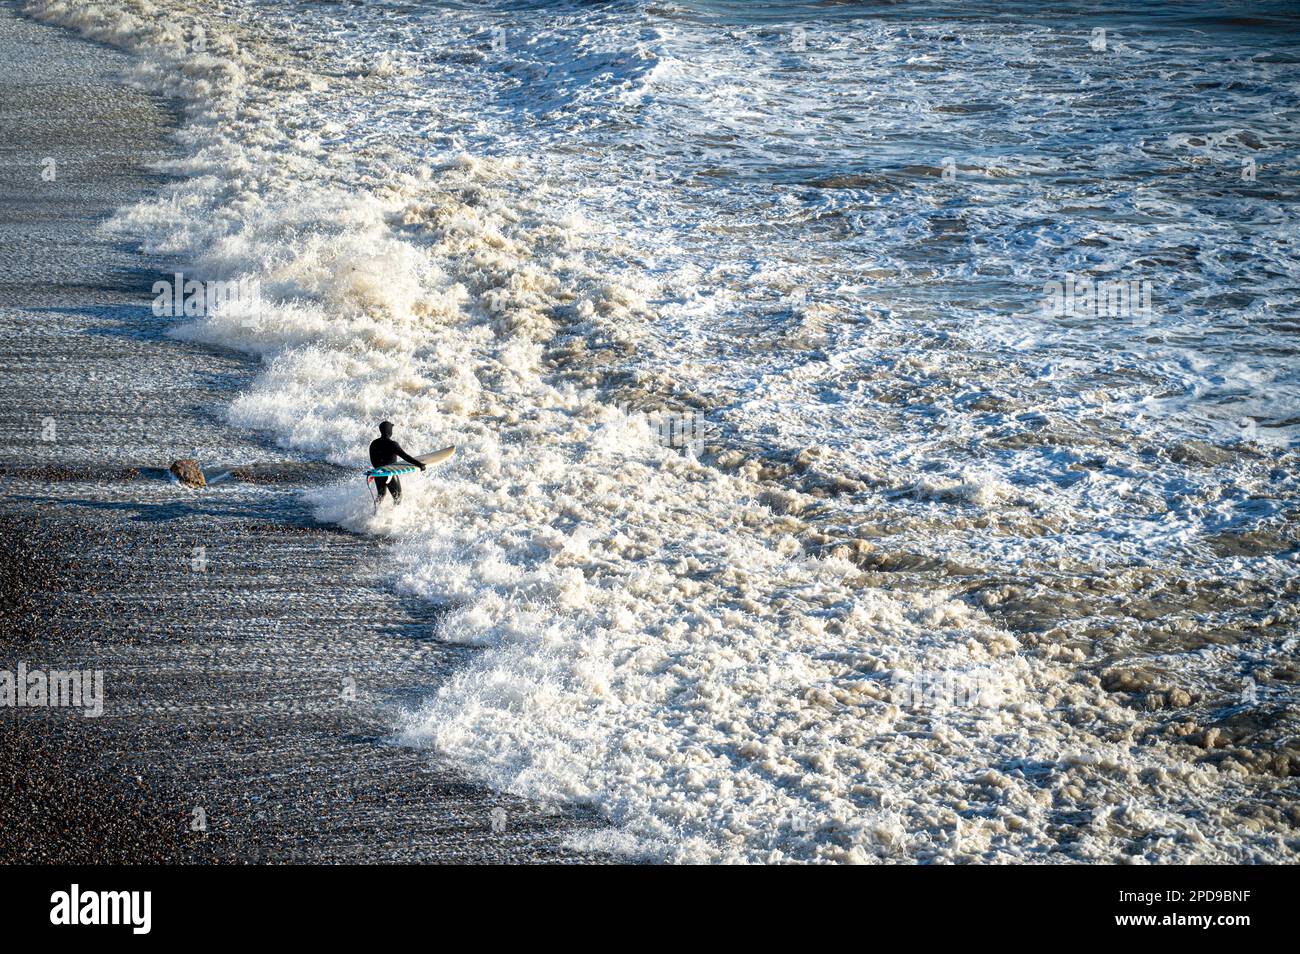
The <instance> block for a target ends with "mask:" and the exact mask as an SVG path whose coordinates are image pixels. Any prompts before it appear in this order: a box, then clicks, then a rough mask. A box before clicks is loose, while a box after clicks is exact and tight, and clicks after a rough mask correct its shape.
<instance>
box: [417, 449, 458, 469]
mask: <svg viewBox="0 0 1300 954" xmlns="http://www.w3.org/2000/svg"><path fill="white" fill-rule="evenodd" d="M455 453H456V447H455V445H454V444H453V445H452V446H451V447H444V448H443V449H442V450H436V451H434V452H433V453H432V454H423V455H421V456H419V457H417V458H415V459H416V460H418V461H419V462H420V463H421V464H441V463H442V462H443V461H444V460H446V459H447V458H448V457H451V456H452V455H454V454H455Z"/></svg>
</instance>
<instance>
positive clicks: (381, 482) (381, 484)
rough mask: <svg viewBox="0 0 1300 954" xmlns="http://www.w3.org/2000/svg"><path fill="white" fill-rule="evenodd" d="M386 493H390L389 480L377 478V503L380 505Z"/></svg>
mask: <svg viewBox="0 0 1300 954" xmlns="http://www.w3.org/2000/svg"><path fill="white" fill-rule="evenodd" d="M394 479H396V478H394ZM386 493H388V478H387V477H376V478H375V502H376V503H378V502H379V501H380V500H383V499H384V494H386Z"/></svg>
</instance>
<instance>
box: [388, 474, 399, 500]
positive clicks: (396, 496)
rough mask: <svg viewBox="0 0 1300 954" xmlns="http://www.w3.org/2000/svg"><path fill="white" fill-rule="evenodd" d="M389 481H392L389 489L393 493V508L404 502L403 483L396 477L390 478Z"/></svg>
mask: <svg viewBox="0 0 1300 954" xmlns="http://www.w3.org/2000/svg"><path fill="white" fill-rule="evenodd" d="M388 479H389V480H390V481H391V484H390V485H389V488H388V489H389V490H391V491H392V493H393V506H394V507H396V506H397V505H398V504H399V503H401V502H402V482H401V480H399V479H398V478H396V477H389V478H388Z"/></svg>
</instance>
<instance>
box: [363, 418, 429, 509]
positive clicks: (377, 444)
mask: <svg viewBox="0 0 1300 954" xmlns="http://www.w3.org/2000/svg"><path fill="white" fill-rule="evenodd" d="M381 433H382V434H383V435H384V436H383V437H376V438H375V439H374V440H373V441H371V442H370V466H371V467H387V466H388V465H389V464H396V463H397V459H398V458H399V457H400V458H401V459H402V460H404V461H406V462H407V463H408V464H414V465H415V466H416V467H419V468H420V469H421V470H424V465H423V464H421V463H420V462H419V461H418V460H416V459H415V458H414V457H412V456H411V455H410V454H408V453H407V452H406V451H404V450H402V445H401V444H399V443H397V441H395V440H393V437H392V434H393V429H392V427H391V426H390V427H389V428H388V429H387V430H382V429H381ZM375 490H376V492H377V499H378V500H383V499H384V494H386V493H389V492H391V493H392V495H393V503H397V502H398V501H399V500H401V499H402V482H401V481H400V480H398V479H397V478H396V477H376V478H375Z"/></svg>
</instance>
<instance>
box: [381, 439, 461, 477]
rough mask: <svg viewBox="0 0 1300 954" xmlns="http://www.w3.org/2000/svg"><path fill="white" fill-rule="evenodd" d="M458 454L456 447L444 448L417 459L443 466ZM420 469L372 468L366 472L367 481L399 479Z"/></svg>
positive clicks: (405, 466)
mask: <svg viewBox="0 0 1300 954" xmlns="http://www.w3.org/2000/svg"><path fill="white" fill-rule="evenodd" d="M455 453H456V447H455V445H453V446H451V447H444V448H443V449H442V450H436V451H434V452H433V453H432V454H421V455H420V456H418V457H416V458H415V459H416V460H418V461H419V462H420V463H421V464H424V465H426V466H427V465H429V464H441V463H442V462H443V461H444V460H447V459H448V458H450V457H452V456H454V455H455ZM419 470H420V468H418V467H416V466H415V465H414V464H389V465H388V466H387V467H372V468H371V469H370V470H368V471H366V478H367V480H373V479H374V478H376V477H397V476H399V475H401V474H415V473H418V472H419Z"/></svg>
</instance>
